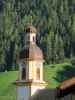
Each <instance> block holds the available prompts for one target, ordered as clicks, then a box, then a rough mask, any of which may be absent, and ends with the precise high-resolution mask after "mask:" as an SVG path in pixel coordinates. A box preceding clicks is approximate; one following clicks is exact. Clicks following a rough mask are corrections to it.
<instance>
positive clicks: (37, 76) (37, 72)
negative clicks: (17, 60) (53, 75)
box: [36, 68, 40, 80]
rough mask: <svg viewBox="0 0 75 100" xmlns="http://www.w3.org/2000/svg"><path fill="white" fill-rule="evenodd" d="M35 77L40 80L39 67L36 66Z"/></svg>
mask: <svg viewBox="0 0 75 100" xmlns="http://www.w3.org/2000/svg"><path fill="white" fill-rule="evenodd" d="M36 78H37V80H40V68H37V70H36Z"/></svg>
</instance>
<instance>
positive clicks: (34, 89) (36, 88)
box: [31, 85, 45, 96]
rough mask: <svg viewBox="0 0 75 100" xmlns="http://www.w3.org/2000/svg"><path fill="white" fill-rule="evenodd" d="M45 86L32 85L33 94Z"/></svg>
mask: <svg viewBox="0 0 75 100" xmlns="http://www.w3.org/2000/svg"><path fill="white" fill-rule="evenodd" d="M44 88H45V86H37V85H36V86H31V96H33V95H34V94H35V93H37V92H38V91H39V90H41V89H44Z"/></svg>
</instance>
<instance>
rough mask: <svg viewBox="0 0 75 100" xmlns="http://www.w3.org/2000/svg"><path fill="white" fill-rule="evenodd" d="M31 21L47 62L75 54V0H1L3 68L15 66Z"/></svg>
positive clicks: (60, 60) (0, 24)
mask: <svg viewBox="0 0 75 100" xmlns="http://www.w3.org/2000/svg"><path fill="white" fill-rule="evenodd" d="M29 23H32V25H34V26H35V27H36V28H37V30H38V33H37V44H38V45H39V46H40V48H41V49H42V50H43V52H44V58H45V61H46V63H48V64H51V63H61V62H63V61H64V59H65V58H68V59H70V58H71V57H74V56H75V0H0V70H5V69H7V70H11V69H15V68H14V66H16V65H15V64H16V54H17V52H19V51H20V50H21V48H22V47H23V46H24V39H25V31H24V30H25V27H26V25H28V24H29Z"/></svg>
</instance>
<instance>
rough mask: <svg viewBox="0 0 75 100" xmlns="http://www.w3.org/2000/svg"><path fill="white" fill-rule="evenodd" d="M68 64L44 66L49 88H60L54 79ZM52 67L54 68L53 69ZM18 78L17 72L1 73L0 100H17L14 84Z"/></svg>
mask: <svg viewBox="0 0 75 100" xmlns="http://www.w3.org/2000/svg"><path fill="white" fill-rule="evenodd" d="M64 65H66V64H57V65H55V67H53V65H50V66H44V79H45V80H46V81H48V82H49V84H48V87H51V88H54V87H56V86H58V84H59V83H58V82H57V81H56V80H55V79H54V77H55V76H56V73H57V71H58V70H59V71H60V70H63V69H64ZM51 66H52V67H51ZM17 77H18V72H17V71H10V72H3V73H0V100H16V95H15V94H16V87H15V86H14V85H13V84H12V83H13V82H14V81H15V80H16V79H17Z"/></svg>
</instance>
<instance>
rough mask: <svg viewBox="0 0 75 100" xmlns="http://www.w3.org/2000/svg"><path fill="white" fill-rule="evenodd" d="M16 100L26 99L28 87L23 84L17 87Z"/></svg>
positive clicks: (28, 94)
mask: <svg viewBox="0 0 75 100" xmlns="http://www.w3.org/2000/svg"><path fill="white" fill-rule="evenodd" d="M17 93H18V94H17V100H28V99H29V97H30V88H29V87H27V86H26V87H25V86H19V87H17Z"/></svg>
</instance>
